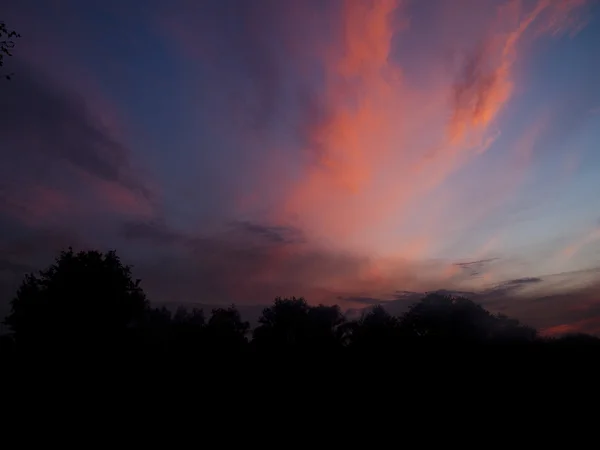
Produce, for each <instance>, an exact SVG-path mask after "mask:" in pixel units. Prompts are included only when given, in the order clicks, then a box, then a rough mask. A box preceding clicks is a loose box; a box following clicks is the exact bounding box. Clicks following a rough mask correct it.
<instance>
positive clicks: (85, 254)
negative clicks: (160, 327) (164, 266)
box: [5, 249, 147, 347]
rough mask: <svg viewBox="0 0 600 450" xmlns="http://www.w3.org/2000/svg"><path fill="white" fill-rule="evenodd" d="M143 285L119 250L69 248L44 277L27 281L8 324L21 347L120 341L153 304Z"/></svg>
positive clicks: (46, 271)
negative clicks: (116, 339)
mask: <svg viewBox="0 0 600 450" xmlns="http://www.w3.org/2000/svg"><path fill="white" fill-rule="evenodd" d="M139 283H140V280H136V281H134V280H133V279H132V278H131V268H130V267H129V266H125V265H123V264H122V263H121V260H120V259H119V257H118V256H117V255H116V253H115V252H114V251H110V252H108V253H105V254H104V253H101V252H97V251H82V252H79V253H75V252H73V249H69V250H68V251H63V252H61V253H60V255H59V256H58V258H57V259H56V261H55V263H54V264H52V265H51V266H50V267H48V268H47V269H45V270H42V271H40V272H39V274H38V275H34V274H30V275H27V276H26V277H25V280H24V281H23V283H22V284H21V287H20V288H19V290H18V291H17V295H16V297H15V298H14V299H13V300H12V302H11V312H10V314H9V315H8V317H7V318H6V320H5V323H6V324H7V325H8V326H9V327H10V329H11V330H12V331H13V333H14V337H15V340H16V342H17V345H21V346H41V345H44V346H47V345H55V346H63V347H64V346H67V345H68V346H73V345H84V344H85V345H87V344H90V343H91V342H92V341H94V342H100V341H106V340H110V339H115V338H117V337H119V336H122V334H123V332H124V331H125V330H126V328H127V327H128V326H131V325H133V324H134V323H135V322H136V321H138V320H140V319H142V317H143V314H144V311H145V309H146V305H147V301H146V296H145V294H144V292H143V291H142V289H141V287H140V285H139Z"/></svg>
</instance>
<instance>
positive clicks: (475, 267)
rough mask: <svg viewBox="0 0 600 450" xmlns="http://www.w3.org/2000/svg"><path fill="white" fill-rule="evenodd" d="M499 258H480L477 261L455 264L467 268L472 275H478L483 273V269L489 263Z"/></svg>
mask: <svg viewBox="0 0 600 450" xmlns="http://www.w3.org/2000/svg"><path fill="white" fill-rule="evenodd" d="M497 259H498V258H488V259H480V260H477V261H467V262H460V263H454V265H455V266H458V267H460V268H461V269H463V270H465V271H466V272H467V273H468V274H469V275H470V276H478V275H480V274H481V271H482V269H483V268H484V267H485V266H486V265H487V264H489V263H492V262H494V261H496V260H497Z"/></svg>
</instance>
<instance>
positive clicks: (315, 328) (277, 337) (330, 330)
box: [253, 297, 344, 351]
mask: <svg viewBox="0 0 600 450" xmlns="http://www.w3.org/2000/svg"><path fill="white" fill-rule="evenodd" d="M258 321H259V324H260V325H259V326H258V327H257V328H256V329H255V330H254V335H253V343H254V345H255V347H257V348H259V349H261V350H268V351H276V350H281V351H283V350H285V351H290V350H292V349H293V350H309V349H310V350H312V351H323V350H325V349H331V348H334V347H336V346H340V345H341V338H340V337H341V336H340V332H339V329H340V326H341V325H342V324H343V322H344V316H343V315H342V313H341V311H340V309H339V307H338V306H324V305H319V306H315V307H311V306H309V305H308V304H307V303H306V300H304V299H303V298H295V297H292V298H289V299H282V298H280V297H278V298H276V299H275V302H274V304H273V306H271V307H269V308H265V309H264V310H263V313H262V315H261V317H260V318H259V320H258Z"/></svg>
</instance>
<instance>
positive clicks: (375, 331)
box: [346, 305, 401, 351]
mask: <svg viewBox="0 0 600 450" xmlns="http://www.w3.org/2000/svg"><path fill="white" fill-rule="evenodd" d="M346 328H347V336H348V337H347V340H348V344H349V346H350V347H351V348H354V349H356V350H359V351H368V350H373V351H376V350H382V351H383V350H388V349H389V348H390V347H394V346H396V345H398V344H399V342H400V337H401V335H400V320H399V319H398V318H397V317H395V316H392V315H390V314H389V313H388V312H387V311H386V310H385V309H384V308H383V307H382V306H381V305H377V306H375V307H374V308H372V309H371V310H370V311H368V312H366V313H364V314H363V315H362V316H361V318H360V319H358V320H356V321H354V322H350V323H349V324H348V325H347V327H346Z"/></svg>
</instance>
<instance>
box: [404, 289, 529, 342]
mask: <svg viewBox="0 0 600 450" xmlns="http://www.w3.org/2000/svg"><path fill="white" fill-rule="evenodd" d="M400 325H401V328H402V332H403V335H404V336H406V337H407V338H412V339H414V338H418V339H420V340H422V341H428V342H437V343H459V342H462V343H467V342H470V343H474V342H484V341H497V340H533V339H534V338H535V335H536V333H535V330H533V329H531V328H529V327H525V326H523V325H521V324H520V323H519V322H518V321H517V320H514V319H510V318H508V317H506V316H504V315H494V314H491V313H490V312H489V311H487V310H485V309H484V308H482V307H481V306H480V305H478V304H476V303H474V302H473V301H471V300H469V299H467V298H464V297H454V296H449V295H441V294H430V295H427V296H426V297H425V298H423V299H422V300H421V301H420V302H418V303H416V304H414V305H412V306H411V307H410V309H409V311H408V312H407V313H406V314H404V315H403V316H402V318H401V322H400Z"/></svg>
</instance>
